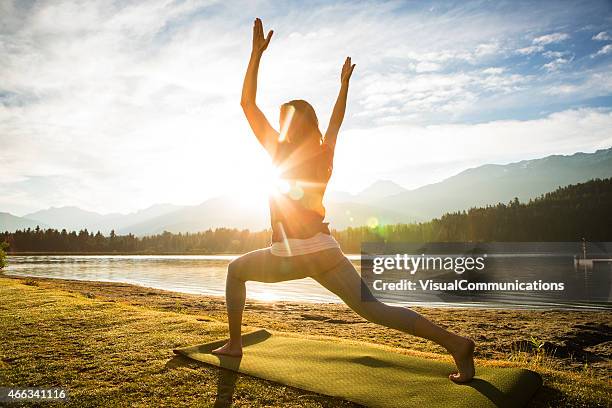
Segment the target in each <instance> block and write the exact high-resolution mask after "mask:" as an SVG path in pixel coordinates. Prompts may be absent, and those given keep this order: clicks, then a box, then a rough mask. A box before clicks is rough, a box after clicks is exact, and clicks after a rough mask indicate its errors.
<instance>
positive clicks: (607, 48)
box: [591, 44, 612, 57]
mask: <svg viewBox="0 0 612 408" xmlns="http://www.w3.org/2000/svg"><path fill="white" fill-rule="evenodd" d="M610 53H612V44H608V45H604V46H603V47H602V48H601V49H600V50H599V51H597V52H596V53H595V54H593V55H591V57H598V56H600V55H607V54H610Z"/></svg>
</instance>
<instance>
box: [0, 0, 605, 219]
mask: <svg viewBox="0 0 612 408" xmlns="http://www.w3.org/2000/svg"><path fill="white" fill-rule="evenodd" d="M255 17H260V18H262V20H263V22H264V30H266V31H267V30H268V29H274V31H275V33H274V36H273V38H272V41H271V43H270V46H269V48H268V50H267V51H266V52H265V54H264V56H263V58H262V62H261V68H260V77H259V90H258V99H257V100H258V104H259V105H260V106H261V108H262V110H263V111H264V113H265V114H266V115H267V116H268V118H269V120H270V122H271V123H272V124H274V125H276V124H277V123H278V113H279V106H280V104H281V103H283V102H286V101H288V100H291V99H298V98H299V99H306V100H307V101H309V102H311V103H312V105H313V106H314V108H315V110H316V111H317V114H318V116H319V121H320V124H321V128H322V130H323V131H324V130H325V127H326V124H327V121H328V120H329V115H330V113H331V109H332V107H333V103H334V101H335V98H336V95H337V92H338V89H339V85H340V81H339V78H340V70H341V67H342V63H343V61H344V58H345V57H346V56H349V55H350V56H351V57H352V59H353V62H354V63H356V64H357V66H356V68H355V71H354V74H353V77H352V80H351V87H350V91H349V102H348V106H347V114H346V117H345V121H344V124H343V127H342V130H341V132H340V135H339V138H338V144H337V149H336V157H335V162H334V175H333V176H332V180H331V182H330V187H329V188H330V189H333V190H340V191H348V192H358V191H360V190H362V189H364V188H366V187H367V186H368V185H370V184H371V183H373V182H374V181H376V180H392V181H395V182H397V183H399V184H401V185H402V186H404V187H406V188H416V187H418V186H421V185H425V184H429V183H432V182H437V181H440V180H443V179H444V178H446V177H449V176H451V175H454V174H456V173H458V172H460V171H462V170H464V169H466V168H470V167H475V166H479V165H482V164H486V163H499V164H505V163H510V162H515V161H520V160H523V159H532V158H538V157H544V156H547V155H551V154H572V153H574V152H578V151H583V152H593V151H595V150H597V149H602V148H609V147H611V146H612V130H611V129H612V74H611V72H612V3H611V2H609V1H588V2H579V1H574V2H567V1H533V2H525V1H507V2H504V1H475V2H471V1H457V2H450V1H442V2H438V1H435V2H420V1H418V2H417V1H413V2H397V1H390V2H375V1H372V2H350V1H348V2H333V1H321V2H281V1H248V2H239V1H191V0H184V1H170V0H149V1H146V2H145V1H142V2H136V1H97V0H88V1H83V2H79V1H66V0H53V1H41V2H34V1H14V2H11V1H7V0H0V55H1V56H2V57H1V58H0V211H6V212H11V213H13V214H15V215H24V214H26V213H28V212H32V211H36V210H39V209H43V208H48V207H50V206H56V207H58V206H65V205H71V206H72V205H74V206H79V207H81V208H84V209H87V210H92V211H98V212H101V213H108V212H123V213H126V212H130V211H134V210H137V209H141V208H145V207H148V206H150V205H152V204H155V203H174V204H183V205H189V204H198V203H200V202H202V201H204V200H206V199H208V198H211V197H215V196H218V195H220V194H231V195H233V196H234V197H236V199H237V200H245V201H248V200H265V193H266V191H265V187H266V186H267V185H269V184H270V183H271V179H272V178H273V174H274V172H273V169H272V166H271V164H270V161H269V159H268V158H267V156H266V154H265V152H264V151H263V149H262V148H261V147H260V146H259V145H258V143H257V141H256V139H255V137H254V136H253V135H252V134H251V132H250V130H249V128H248V125H247V123H246V121H245V119H244V118H243V116H242V111H241V109H240V106H239V99H240V90H241V87H242V79H243V76H244V71H245V69H246V65H247V62H248V57H249V53H250V45H251V32H252V22H253V19H254V18H255Z"/></svg>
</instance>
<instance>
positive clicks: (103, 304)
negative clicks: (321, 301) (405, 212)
mask: <svg viewBox="0 0 612 408" xmlns="http://www.w3.org/2000/svg"><path fill="white" fill-rule="evenodd" d="M34 281H35V280H34ZM28 282H29V283H28ZM40 282H41V283H40V284H39V285H33V284H32V283H31V282H30V279H28V280H19V279H11V278H4V277H0V299H2V301H1V302H0V328H1V330H0V385H3V386H9V385H13V386H21V387H23V386H39V387H60V386H61V387H66V388H67V389H68V390H69V393H70V400H69V401H68V403H67V404H66V405H62V406H74V407H87V406H101V405H102V406H117V407H128V406H129V407H132V406H134V407H146V406H168V407H181V406H202V407H208V406H217V407H221V406H228V402H229V401H232V402H233V406H238V407H264V406H266V407H268V406H274V407H354V406H355V405H354V404H351V403H349V402H346V401H342V400H339V399H335V398H331V397H327V396H321V395H317V394H313V393H309V392H306V391H302V390H298V389H293V388H290V387H285V386H282V385H278V384H274V383H271V382H268V381H264V380H259V379H256V378H251V377H248V376H243V375H239V374H234V373H231V372H227V371H224V370H219V369H217V368H213V367H208V366H203V365H200V364H197V363H194V362H191V361H189V360H185V359H182V358H179V357H175V356H174V354H173V353H172V349H173V348H176V347H181V346H186V345H192V344H198V343H203V342H207V341H210V340H214V339H217V338H221V337H225V336H226V324H225V323H224V322H223V321H221V319H219V318H218V317H217V316H215V314H214V313H212V314H211V315H208V314H205V313H202V311H201V310H199V311H197V310H194V309H193V307H191V306H190V304H191V303H189V302H187V301H183V300H182V299H183V298H182V297H180V296H178V295H177V296H176V297H177V298H179V300H177V299H172V296H171V294H168V293H167V292H166V293H162V294H163V295H165V297H163V299H164V301H166V302H167V307H162V306H159V305H157V306H156V305H155V304H153V303H150V304H149V303H147V302H142V301H139V302H140V303H142V304H130V302H127V301H122V300H117V299H114V298H112V297H109V296H103V295H101V294H100V292H99V291H96V290H95V289H92V288H91V287H87V286H86V285H87V283H83V282H81V283H79V285H83V287H87V288H88V289H87V290H86V291H84V292H83V293H85V294H83V293H81V292H78V291H68V290H64V289H58V288H55V287H53V285H54V284H57V283H55V282H53V283H50V284H49V283H47V282H45V281H40ZM67 285H68V284H67ZM108 287H109V288H110V287H111V286H108ZM117 288H119V286H118V285H117V286H115V291H117V290H118V289H117ZM136 293H137V294H138V295H139V296H138V298H141V299H147V298H155V297H156V296H160V299H162V295H160V294H159V292H157V291H151V290H149V289H146V288H140V289H138V291H137V292H136ZM135 297H136V296H135ZM168 298H170V299H168ZM194 299H195V298H194ZM160 304H161V303H160ZM246 315H247V316H248V315H249V313H247V314H246ZM253 319H254V317H249V320H250V321H251V322H253ZM260 323H263V324H261V325H262V326H267V322H260ZM251 324H252V325H253V326H255V325H256V324H253V323H251ZM339 325H342V324H339ZM352 326H353V328H352V329H351V330H353V331H354V332H358V331H360V329H359V328H358V327H357V326H359V325H356V324H355V325H352ZM363 331H364V330H363V329H361V332H363ZM361 335H363V336H367V334H365V333H361ZM534 342H536V343H537V344H539V342H540V340H538V339H535V338H534ZM431 350H436V349H434V348H432V349H431ZM536 350H537V351H535V352H534V351H533V350H531V351H521V350H515V351H509V353H508V356H509V357H508V358H507V359H506V360H505V361H504V360H501V359H497V360H492V359H486V358H481V359H479V360H478V364H480V365H495V366H519V367H526V368H530V369H533V370H535V371H538V372H539V373H540V374H541V375H542V376H543V377H544V381H545V386H544V387H543V388H542V389H541V390H540V391H539V392H538V394H537V395H536V397H535V399H534V400H533V401H532V406H534V407H547V406H551V407H553V406H554V407H563V406H566V407H570V406H571V407H581V406H582V407H592V406H608V405H609V404H610V400H609V398H610V397H609V396H610V395H612V394H611V391H612V388H611V384H610V381H609V380H607V381H606V380H604V379H601V376H600V375H598V376H596V375H594V374H593V371H592V370H591V369H590V368H589V366H588V365H587V366H586V367H585V368H583V369H580V370H576V371H563V370H559V369H558V367H557V364H555V363H554V360H553V358H552V357H549V356H547V355H546V353H545V352H542V351H539V350H544V348H543V347H539V348H538V347H536ZM403 351H404V352H406V351H407V350H406V349H405V348H404V349H403ZM420 353H422V354H423V355H427V356H429V357H430V358H445V357H443V356H441V355H440V354H436V353H432V352H426V351H420Z"/></svg>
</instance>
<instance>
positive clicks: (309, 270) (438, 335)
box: [213, 19, 474, 382]
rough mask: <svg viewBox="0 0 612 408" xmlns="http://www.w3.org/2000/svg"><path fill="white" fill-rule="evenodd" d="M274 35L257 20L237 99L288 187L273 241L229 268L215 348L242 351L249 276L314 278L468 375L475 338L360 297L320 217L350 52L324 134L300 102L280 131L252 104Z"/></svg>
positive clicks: (276, 207)
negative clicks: (225, 327)
mask: <svg viewBox="0 0 612 408" xmlns="http://www.w3.org/2000/svg"><path fill="white" fill-rule="evenodd" d="M272 33H273V32H272V31H270V32H269V33H268V35H267V36H266V37H265V38H264V31H263V26H262V23H261V20H260V19H256V20H255V24H254V26H253V49H252V52H251V59H250V61H249V66H248V68H247V72H246V76H245V79H244V85H243V88H242V100H241V103H240V104H241V105H242V109H243V110H244V114H245V115H246V118H247V120H248V122H249V125H250V126H251V129H252V130H253V133H255V136H256V137H257V139H258V140H259V142H260V143H261V144H262V145H263V147H264V148H265V149H266V150H267V152H268V153H269V154H270V156H271V157H272V160H273V162H274V164H275V165H276V166H277V167H278V168H279V170H280V173H281V175H282V178H283V179H284V180H286V181H287V182H288V183H289V186H288V188H287V189H285V190H283V191H282V192H281V193H279V194H276V195H274V196H272V197H271V199H270V218H271V221H272V245H271V246H270V247H269V248H264V249H260V250H257V251H253V252H250V253H248V254H245V255H243V256H241V257H239V258H238V259H236V260H234V261H233V262H231V263H230V264H229V266H228V273H227V282H226V304H227V313H228V323H229V332H230V339H229V341H228V343H227V344H225V345H224V346H223V347H220V348H218V349H216V350H214V351H213V353H215V354H222V355H229V356H241V355H242V343H241V332H240V329H241V323H242V311H243V309H244V303H245V298H246V286H245V282H246V281H257V282H281V281H287V280H292V279H301V278H305V277H310V278H313V279H315V280H316V281H317V282H319V283H320V284H321V285H323V286H324V287H325V288H327V289H328V290H330V291H331V292H333V293H334V294H336V295H337V296H338V297H339V298H340V299H342V300H343V301H344V302H345V303H346V304H347V305H348V306H349V307H350V308H351V309H353V310H354V311H355V312H357V313H358V314H359V315H361V316H362V317H363V318H365V319H367V320H369V321H371V322H374V323H377V324H381V325H384V326H386V327H389V328H393V329H397V330H401V331H403V332H405V333H408V334H412V335H414V336H419V337H423V338H425V339H429V340H432V341H434V342H436V343H438V344H440V345H441V346H443V347H444V348H446V350H448V352H449V353H450V354H451V355H452V356H453V358H454V360H455V363H456V365H457V372H456V373H453V374H451V375H450V376H449V378H450V379H451V380H453V381H456V382H467V381H470V380H471V379H472V377H473V376H474V361H473V353H474V342H473V341H472V340H470V339H467V338H464V337H461V336H458V335H456V334H453V333H450V332H448V331H446V330H444V329H443V328H441V327H439V326H437V325H435V324H434V323H432V322H430V321H429V320H427V319H426V318H424V317H423V316H421V315H419V314H418V313H416V312H414V311H412V310H410V309H407V308H403V307H394V306H389V305H386V304H384V303H381V302H378V301H370V300H368V301H362V300H361V277H360V276H359V274H358V272H357V271H356V270H355V268H354V267H353V265H352V264H351V262H350V261H349V260H348V259H347V258H346V257H345V256H344V254H343V253H342V251H341V250H340V247H339V245H338V243H337V242H336V240H334V238H333V237H332V236H331V235H330V232H329V228H328V226H327V223H324V222H323V219H324V217H325V209H324V207H323V204H322V200H323V194H324V193H325V189H326V187H327V182H328V181H329V178H330V176H331V173H332V161H333V155H334V148H335V146H336V137H337V135H338V131H339V130H340V125H341V124H342V120H343V118H344V111H345V109H346V97H347V94H348V86H349V80H350V78H351V74H352V73H353V70H354V69H355V64H351V59H350V57H349V58H347V59H346V61H345V62H344V66H343V67H342V73H341V76H340V93H339V95H338V99H337V100H336V105H335V106H334V110H333V112H332V115H331V119H330V122H329V126H328V127H327V131H326V132H325V136H323V135H322V134H321V132H320V131H319V126H318V121H317V116H316V114H315V111H314V109H313V108H312V106H310V104H308V103H307V102H305V101H303V100H294V101H290V102H287V103H285V104H283V105H282V106H281V108H280V133H279V132H277V131H276V130H274V128H272V126H271V125H270V123H269V122H268V120H267V119H266V117H265V116H264V114H263V113H262V112H261V110H259V108H258V107H257V104H256V102H255V96H256V92H257V71H258V69H259V61H260V60H261V56H262V54H263V52H264V51H265V50H266V48H267V47H268V44H269V43H270V39H271V38H272Z"/></svg>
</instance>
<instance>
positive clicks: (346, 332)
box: [0, 274, 612, 407]
mask: <svg viewBox="0 0 612 408" xmlns="http://www.w3.org/2000/svg"><path fill="white" fill-rule="evenodd" d="M0 291H3V292H4V295H3V296H5V299H6V303H5V306H3V308H4V311H5V312H7V313H8V314H6V313H5V314H6V316H21V317H19V319H21V320H19V322H16V321H13V320H12V318H11V319H8V320H6V322H5V323H6V324H7V332H6V333H5V334H4V335H2V334H0V339H2V342H3V345H4V346H6V347H7V348H6V349H4V350H3V349H2V347H3V346H0V354H2V358H3V359H4V360H3V361H5V364H4V365H0V374H2V375H4V376H5V378H9V379H10V381H11V383H13V384H21V383H24V384H25V383H27V382H28V381H32V380H31V379H30V377H29V375H30V374H27V373H30V372H32V371H31V370H34V371H36V369H35V365H36V362H35V360H36V359H35V356H34V354H36V353H34V351H35V350H34V351H32V349H38V348H40V349H41V350H43V351H41V353H43V354H46V355H48V356H49V357H48V358H51V359H53V358H60V357H59V356H60V355H61V354H62V352H61V351H60V350H63V349H64V347H65V344H63V343H62V344H60V343H50V342H51V341H52V338H51V337H48V336H45V337H44V338H42V337H40V336H37V335H35V334H33V333H34V332H36V331H37V329H39V328H46V329H44V330H46V331H47V332H49V333H51V332H53V333H55V332H56V331H57V333H56V334H54V336H56V337H57V338H60V337H61V336H69V337H68V338H69V339H71V340H67V341H69V342H73V343H74V342H76V343H75V344H77V345H78V344H81V343H83V344H85V343H86V344H87V346H78V347H77V351H76V352H73V353H76V355H71V356H70V357H68V356H66V357H65V358H69V359H71V361H72V360H74V364H72V363H71V364H72V365H75V367H76V368H75V370H77V369H78V372H75V373H72V372H70V370H71V369H70V368H65V369H64V368H60V366H61V365H62V362H61V361H59V362H57V363H56V364H59V365H58V367H57V369H58V370H60V372H61V373H62V374H61V375H64V376H67V377H70V378H71V376H74V375H77V376H80V375H81V374H79V373H80V372H81V371H80V370H82V367H83V365H86V366H91V365H92V364H93V363H91V362H88V360H87V359H88V358H89V357H87V356H88V355H90V354H89V353H88V352H87V351H86V350H84V349H82V348H81V347H87V348H93V349H96V348H99V347H109V346H105V344H107V343H105V342H106V341H109V340H103V339H102V338H101V337H100V336H102V333H105V331H104V330H106V329H103V328H100V329H96V330H94V329H92V328H91V327H89V328H87V327H88V326H87V325H95V324H96V320H95V319H102V320H106V319H111V320H112V319H120V318H121V317H120V316H123V315H125V316H126V318H128V316H133V318H136V317H137V316H138V319H141V320H142V321H143V323H142V324H144V325H145V326H143V327H147V330H153V332H154V333H156V334H154V333H153V332H152V333H144V332H135V331H134V329H133V328H130V327H129V325H130V324H131V323H129V322H131V321H132V319H133V318H132V317H130V318H128V321H127V322H125V323H117V322H116V323H113V324H112V325H111V326H108V327H112V331H113V333H116V335H117V336H118V337H117V340H116V341H117V342H118V343H117V347H128V348H129V347H132V345H133V344H134V343H138V344H141V347H147V345H148V344H153V343H154V342H155V341H157V340H155V339H156V338H158V337H159V336H160V335H161V334H160V333H161V332H163V333H165V334H163V335H164V336H170V337H172V338H175V340H173V341H172V342H171V343H169V344H168V345H167V346H163V347H162V350H160V352H161V354H160V355H159V356H157V358H158V359H159V364H162V363H163V362H164V361H167V360H168V359H170V358H172V357H171V355H172V353H171V349H172V347H176V346H185V345H188V344H191V343H194V342H204V341H209V340H211V339H214V338H219V337H223V336H225V335H226V334H225V330H226V324H225V322H226V314H225V302H224V299H223V298H222V297H216V296H204V295H190V294H183V293H176V292H169V291H163V290H157V289H151V288H146V287H140V286H134V285H129V284H123V283H107V282H91V281H72V280H61V279H46V278H31V277H15V276H7V275H2V274H0ZM22 291H25V292H28V293H29V294H28V293H25V292H24V293H21V292H22ZM34 294H36V296H37V297H35V296H34ZM45 299H51V300H45ZM63 300H66V301H67V302H77V303H78V305H77V306H74V307H73V306H67V307H63V308H62V309H61V310H58V309H57V308H58V307H60V306H58V302H60V301H63ZM3 302H4V301H3ZM111 305H115V306H111ZM88 308H95V309H96V312H95V313H96V314H95V316H98V317H96V318H94V317H92V316H94V315H90V314H87V315H84V314H83V313H82V312H79V310H85V309H87V310H89V309H88ZM98 308H103V310H98ZM110 308H120V309H121V310H120V311H111V310H110ZM416 309H417V310H418V311H419V312H420V313H422V314H424V315H426V316H427V317H429V318H431V319H433V320H434V321H435V322H437V323H438V324H440V325H442V326H444V327H448V328H450V329H452V330H454V331H457V332H459V333H462V334H463V335H467V336H470V337H471V338H473V339H474V340H475V341H476V344H477V349H476V357H477V359H478V362H479V364H483V365H496V366H505V365H510V366H519V367H526V368H530V369H532V370H535V371H538V372H539V373H540V374H542V376H543V377H544V380H545V386H544V387H543V388H542V389H541V391H540V392H539V393H538V394H537V395H536V398H535V400H534V401H533V403H532V404H531V405H530V406H536V407H540V406H542V407H544V406H560V407H561V406H567V407H569V406H606V404H607V402H608V401H607V400H606V398H607V397H606V396H607V395H610V391H612V383H611V382H610V380H609V378H610V376H611V373H612V363H611V360H612V328H611V327H610V321H609V313H608V312H599V311H537V310H535V311H534V310H495V309H442V308H437V309H436V308H416ZM105 310H108V311H105ZM113 310H114V309H113ZM158 312H162V315H159V316H168V319H170V318H171V316H175V317H172V319H183V320H184V318H180V316H184V317H185V318H187V319H192V320H193V322H194V323H197V324H200V325H201V327H200V326H198V327H196V328H191V329H187V328H182V329H180V328H177V327H179V326H177V327H175V326H172V327H170V326H167V325H162V326H159V327H157V326H158V324H157V323H155V322H157V321H158V320H159V319H162V318H161V317H159V316H158V317H147V316H149V315H150V314H152V313H158ZM91 313H94V312H93V311H92V312H91ZM106 314H108V316H107V315H106ZM156 316H157V315H156ZM84 319H86V320H87V319H89V320H91V319H94V320H93V321H89V320H87V322H85V321H84ZM150 319H155V320H150ZM164 319H165V318H164ZM47 320H48V321H47ZM154 321H155V322H154ZM181 321H182V320H181ZM189 321H191V320H189ZM24 324H26V326H24ZM66 324H68V326H66V327H67V328H79V329H78V330H77V331H74V330H72V329H70V333H69V334H67V333H64V332H63V331H61V330H62V327H64V326H65V325H66ZM122 324H124V325H125V329H124V328H123V326H122ZM177 324H178V323H177ZM190 324H191V323H190ZM244 324H245V325H246V326H248V327H250V328H254V327H263V328H266V329H272V330H278V331H288V332H292V333H297V334H303V335H323V336H333V337H340V338H347V339H351V340H357V341H365V342H371V343H377V344H383V345H387V346H391V347H397V348H399V349H400V350H405V351H406V352H411V353H425V354H424V355H429V356H431V358H446V353H445V352H444V350H442V349H441V348H440V347H438V346H435V345H433V344H432V343H431V342H428V341H425V340H421V339H418V338H415V337H411V336H406V335H404V334H402V333H400V332H396V331H393V330H389V329H385V328H382V327H379V326H376V325H374V324H371V323H369V322H366V321H365V320H363V319H362V318H361V317H359V316H358V315H356V314H355V313H353V312H352V311H350V310H349V309H348V308H347V307H346V306H345V305H343V304H333V303H301V302H274V303H268V302H260V301H247V305H246V309H245V314H244ZM58 325H59V326H58ZM13 326H14V327H13ZM86 326H87V327H86ZM153 326H155V327H153ZM32 330H34V332H32V333H30V331H32ZM75 330H76V329H75ZM92 330H93V331H92ZM100 330H102V331H100ZM245 330H248V328H245ZM9 332H10V333H11V334H10V335H9ZM91 333H93V334H95V336H94V337H93V338H91V337H89V336H90V335H91ZM96 333H97V334H96ZM7 336H8V337H7ZM32 336H34V337H32ZM96 336H97V337H96ZM149 336H153V337H149ZM177 336H178V337H177ZM211 336H212V337H211ZM95 338H99V339H98V340H95ZM177 338H178V340H176V339H177ZM35 339H38V340H35ZM33 341H34V343H33ZM160 341H161V340H160ZM168 341H169V340H168ZM164 347H165V348H166V349H164ZM54 350H57V351H54ZM164 350H165V351H164ZM15 353H17V354H18V355H22V356H23V357H22V359H26V356H27V355H32V356H33V357H32V361H31V364H30V360H29V359H30V357H28V358H27V359H28V361H21V360H17V361H21V362H19V367H22V368H18V366H15V365H13V364H12V361H13V359H14V358H13V357H11V356H13V355H15ZM24 353H25V354H24ZM32 353H34V354H32ZM58 353H59V354H58ZM79 353H80V354H79ZM98 353H102V354H104V353H106V352H102V351H99V352H98ZM118 353H120V352H118ZM132 353H133V355H131V356H132V357H131V358H134V359H137V361H138V359H142V358H144V356H140V355H139V354H138V353H139V352H138V350H135V351H133V352H132ZM432 353H433V354H432ZM158 354H159V353H158ZM80 355H82V356H84V357H82V358H85V360H83V361H81V360H82V358H81V357H79V356H80ZM118 356H121V354H118ZM118 356H115V359H116V358H121V357H118ZM164 356H166V357H164ZM101 357H103V356H101ZM6 361H8V363H6ZM17 361H16V363H17ZM96 361H98V360H96ZM119 361H121V360H119ZM143 361H144V360H143ZM28 364H29V365H28ZM96 364H100V365H101V366H100V367H98V368H97V369H96V370H98V371H100V372H108V370H109V369H110V367H106V368H104V365H105V364H108V363H107V362H106V360H105V359H104V358H103V359H102V360H101V361H98V362H97V363H96ZM167 364H168V363H166V366H167ZM30 365H32V367H30ZM28 367H29V368H28ZM142 367H144V366H139V365H136V366H132V367H131V368H130V369H132V370H135V371H136V372H140V370H142V369H143V368H142ZM23 370H26V371H23ZM28 370H29V371H28ZM61 370H64V371H61ZM126 370H127V368H125V369H124V368H122V366H121V365H117V363H116V362H115V365H114V366H113V368H112V371H113V372H114V373H115V374H107V375H106V376H111V377H112V376H115V375H117V376H119V377H118V378H124V377H126V376H127V377H130V376H132V377H130V378H132V380H134V379H135V378H133V376H135V375H137V374H134V373H129V372H124V371H126ZM211 370H213V369H208V368H207V369H206V370H205V371H206V373H208V374H206V375H209V376H210V375H212V376H213V378H214V377H215V375H214V370H213V371H211ZM3 371H4V373H3ZM211 373H213V374H211ZM44 375H51V374H48V373H44ZM54 375H55V374H54ZM138 375H139V374H138ZM53 378H55V377H53ZM136 380H137V379H136ZM41 381H42V380H41ZM109 381H112V382H113V383H114V382H115V381H119V382H120V383H123V379H121V380H119V379H115V380H112V379H111V380H109ZM207 381H208V382H209V383H210V382H211V380H210V379H209V380H207ZM212 381H213V383H214V380H212ZM243 381H247V380H243ZM257 381H259V380H248V381H247V383H248V384H251V383H252V382H255V383H257ZM38 384H42V383H41V382H40V381H39V382H38ZM257 384H260V383H257ZM264 384H267V385H265V387H264V388H263V389H269V391H266V392H265V393H262V391H261V390H262V387H261V385H257V386H255V385H252V386H253V388H252V389H251V391H247V392H248V393H251V394H252V395H253V398H254V399H255V401H253V405H252V406H263V405H266V406H304V405H303V401H301V400H300V398H301V397H299V395H301V393H300V392H298V394H297V396H294V397H291V398H295V401H293V400H290V401H287V400H286V399H283V398H287V397H286V396H285V397H282V398H281V397H280V396H279V397H274V398H273V401H269V395H268V392H272V394H274V395H276V394H278V395H285V392H286V391H283V392H281V393H280V394H279V393H278V392H277V391H276V388H275V387H280V386H277V385H273V384H268V383H264ZM85 387H86V389H83V390H81V391H79V392H81V395H89V393H95V392H96V391H95V390H97V388H96V387H99V385H91V387H93V388H92V389H91V390H89V389H88V388H87V387H90V386H85ZM192 387H200V388H201V387H203V385H202V384H200V383H198V384H192ZM245 387H246V388H249V387H251V385H249V386H245ZM298 391H299V390H298ZM168 392H171V391H168ZM185 392H188V391H185ZM189 392H191V391H189ZM207 392H208V391H207ZM212 392H213V395H214V391H212ZM258 393H259V394H261V395H259V394H258ZM275 393H276V394H275ZM264 394H265V395H264ZM173 395H174V394H173ZM292 395H293V394H292ZM174 397H175V398H179V397H180V395H179V394H177V395H175V396H174ZM258 398H261V401H260V402H257V401H258ZM317 398H319V397H317ZM350 405H351V404H344V403H340V402H338V401H336V403H334V404H332V405H330V404H329V403H328V404H324V405H319V404H318V403H315V404H314V405H311V404H309V405H308V406H350Z"/></svg>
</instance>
